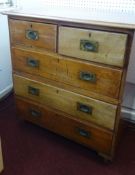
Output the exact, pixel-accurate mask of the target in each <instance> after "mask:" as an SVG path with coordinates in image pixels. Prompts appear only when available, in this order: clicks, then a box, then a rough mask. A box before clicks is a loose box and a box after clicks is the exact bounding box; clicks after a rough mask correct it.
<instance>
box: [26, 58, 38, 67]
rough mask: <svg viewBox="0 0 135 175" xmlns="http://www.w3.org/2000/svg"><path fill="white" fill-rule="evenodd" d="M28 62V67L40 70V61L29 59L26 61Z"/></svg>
mask: <svg viewBox="0 0 135 175" xmlns="http://www.w3.org/2000/svg"><path fill="white" fill-rule="evenodd" d="M26 62H27V65H28V66H29V67H33V68H39V60H36V59H34V58H30V57H28V58H27V59H26Z"/></svg>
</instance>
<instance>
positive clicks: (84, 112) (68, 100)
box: [14, 75, 117, 130]
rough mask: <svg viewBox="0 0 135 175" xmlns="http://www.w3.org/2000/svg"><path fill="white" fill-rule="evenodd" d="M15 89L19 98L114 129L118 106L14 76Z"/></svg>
mask: <svg viewBox="0 0 135 175" xmlns="http://www.w3.org/2000/svg"><path fill="white" fill-rule="evenodd" d="M14 89H15V94H16V95H18V96H22V97H26V98H28V99H31V100H34V101H36V102H38V103H41V104H44V105H47V106H50V107H52V108H54V109H57V110H60V111H63V112H65V113H67V114H70V115H72V116H73V117H74V118H80V119H82V120H86V121H89V122H93V123H96V124H98V125H100V126H103V127H105V128H108V129H111V130H113V129H114V123H115V116H116V111H117V106H116V105H112V104H109V103H105V102H102V101H98V100H95V99H92V98H89V97H86V96H83V95H79V94H76V93H73V92H70V91H67V90H64V89H60V88H57V87H54V86H51V85H48V84H44V83H41V82H37V81H33V80H30V79H28V78H24V77H21V76H18V75H14Z"/></svg>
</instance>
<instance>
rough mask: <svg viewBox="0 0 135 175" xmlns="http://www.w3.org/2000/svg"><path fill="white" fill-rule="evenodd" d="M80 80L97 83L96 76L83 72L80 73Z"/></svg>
mask: <svg viewBox="0 0 135 175" xmlns="http://www.w3.org/2000/svg"><path fill="white" fill-rule="evenodd" d="M80 79H81V80H85V81H89V82H92V83H95V82H96V74H94V73H91V72H85V71H81V72H80Z"/></svg>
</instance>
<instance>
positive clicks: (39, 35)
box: [9, 19, 57, 52]
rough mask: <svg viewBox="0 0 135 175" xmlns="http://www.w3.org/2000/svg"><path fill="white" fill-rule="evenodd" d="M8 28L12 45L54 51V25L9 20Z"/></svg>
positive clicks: (55, 28) (55, 29)
mask: <svg viewBox="0 0 135 175" xmlns="http://www.w3.org/2000/svg"><path fill="white" fill-rule="evenodd" d="M9 28H10V37H11V43H12V45H15V44H20V45H26V46H30V47H38V48H43V49H47V50H50V51H54V52H55V51H56V33H57V26H56V25H52V24H45V23H36V22H28V21H19V20H13V19H10V20H9Z"/></svg>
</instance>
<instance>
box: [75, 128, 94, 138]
mask: <svg viewBox="0 0 135 175" xmlns="http://www.w3.org/2000/svg"><path fill="white" fill-rule="evenodd" d="M76 131H77V133H78V134H79V135H80V136H82V137H85V138H88V139H89V138H90V137H91V133H90V132H89V131H86V130H85V129H83V128H79V127H77V128H76Z"/></svg>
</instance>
